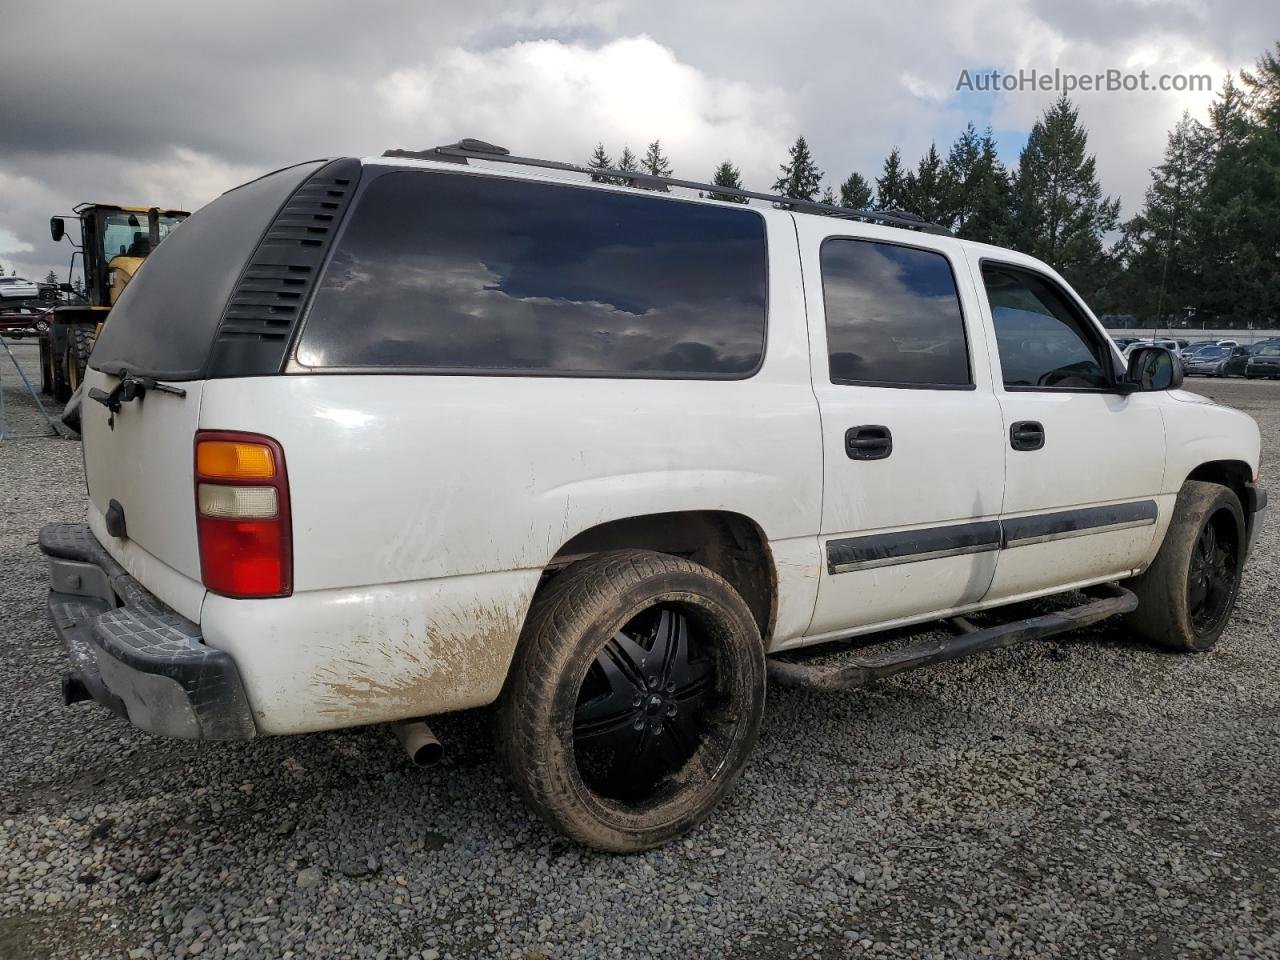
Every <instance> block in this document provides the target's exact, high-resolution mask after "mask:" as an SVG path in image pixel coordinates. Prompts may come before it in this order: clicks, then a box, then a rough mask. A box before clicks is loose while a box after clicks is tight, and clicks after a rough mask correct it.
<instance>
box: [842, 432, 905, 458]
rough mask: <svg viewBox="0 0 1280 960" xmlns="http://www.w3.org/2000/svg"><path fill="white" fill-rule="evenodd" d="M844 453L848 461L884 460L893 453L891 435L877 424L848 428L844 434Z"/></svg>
mask: <svg viewBox="0 0 1280 960" xmlns="http://www.w3.org/2000/svg"><path fill="white" fill-rule="evenodd" d="M844 452H845V453H847V454H848V455H849V459H850V460H884V459H885V458H886V457H888V456H889V454H891V453H893V434H892V433H890V432H889V428H888V427H882V426H879V425H878V424H867V425H865V426H861V427H850V428H849V429H848V430H846V431H845V432H844Z"/></svg>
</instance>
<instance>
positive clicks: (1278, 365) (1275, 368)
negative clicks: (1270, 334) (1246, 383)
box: [1244, 343, 1280, 380]
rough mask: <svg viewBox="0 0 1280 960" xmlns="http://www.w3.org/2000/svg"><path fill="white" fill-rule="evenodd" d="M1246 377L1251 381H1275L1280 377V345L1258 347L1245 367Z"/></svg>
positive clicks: (1272, 344)
mask: <svg viewBox="0 0 1280 960" xmlns="http://www.w3.org/2000/svg"><path fill="white" fill-rule="evenodd" d="M1244 375H1245V376H1246V377H1248V378H1249V379H1250V380H1260V379H1263V378H1265V379H1268V380H1274V379H1276V378H1277V377H1280V343H1266V344H1262V345H1260V346H1259V347H1258V351H1257V352H1256V353H1254V354H1252V355H1251V356H1250V357H1249V359H1248V361H1247V362H1246V363H1245V365H1244Z"/></svg>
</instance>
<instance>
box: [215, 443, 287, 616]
mask: <svg viewBox="0 0 1280 960" xmlns="http://www.w3.org/2000/svg"><path fill="white" fill-rule="evenodd" d="M195 484H196V490H195V494H196V531H197V534H198V536H199V539H200V575H201V579H203V581H204V585H205V586H206V587H207V588H208V589H210V590H212V591H213V592H214V593H220V594H223V595H224V596H228V597H236V598H251V597H287V596H289V595H290V594H291V593H292V592H293V542H292V539H293V538H292V523H291V521H290V517H289V477H288V474H287V473H286V472H285V465H284V451H283V450H281V449H280V444H278V443H276V441H274V440H272V439H271V438H270V437H264V436H260V435H259V434H256V433H229V432H221V431H219V432H212V431H204V430H202V431H200V432H199V433H197V434H196V470H195Z"/></svg>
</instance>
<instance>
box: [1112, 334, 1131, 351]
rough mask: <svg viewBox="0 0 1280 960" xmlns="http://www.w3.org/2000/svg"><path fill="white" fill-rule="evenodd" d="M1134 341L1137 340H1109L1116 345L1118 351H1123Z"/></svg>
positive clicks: (1128, 338) (1124, 338)
mask: <svg viewBox="0 0 1280 960" xmlns="http://www.w3.org/2000/svg"><path fill="white" fill-rule="evenodd" d="M1136 339H1137V338H1136V337H1112V338H1111V340H1112V342H1113V343H1114V344H1115V345H1116V347H1117V349H1119V350H1124V348H1125V347H1127V346H1128V345H1129V344H1131V343H1133V341H1134V340H1136Z"/></svg>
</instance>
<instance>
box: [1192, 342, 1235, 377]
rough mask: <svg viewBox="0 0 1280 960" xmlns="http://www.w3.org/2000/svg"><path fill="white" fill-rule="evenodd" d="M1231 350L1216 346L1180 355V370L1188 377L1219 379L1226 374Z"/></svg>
mask: <svg viewBox="0 0 1280 960" xmlns="http://www.w3.org/2000/svg"><path fill="white" fill-rule="evenodd" d="M1230 359H1231V348H1230V347H1220V346H1217V345H1216V344H1215V345H1213V346H1210V347H1201V348H1199V349H1198V350H1194V351H1192V352H1190V353H1184V354H1183V355H1182V369H1183V371H1184V372H1185V373H1186V374H1187V375H1188V376H1205V377H1221V376H1225V374H1226V365H1227V361H1228V360H1230Z"/></svg>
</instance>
